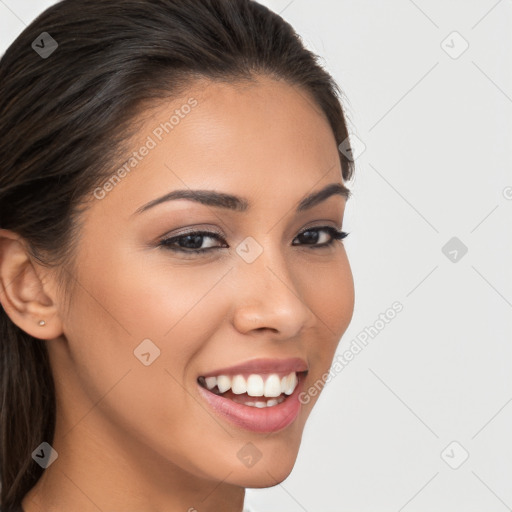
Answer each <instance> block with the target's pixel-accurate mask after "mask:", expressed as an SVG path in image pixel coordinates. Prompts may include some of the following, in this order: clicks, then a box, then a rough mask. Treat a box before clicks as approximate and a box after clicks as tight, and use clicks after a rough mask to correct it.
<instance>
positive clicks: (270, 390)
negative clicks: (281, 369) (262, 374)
mask: <svg viewBox="0 0 512 512" xmlns="http://www.w3.org/2000/svg"><path fill="white" fill-rule="evenodd" d="M294 375H295V374H294ZM264 394H265V396H270V397H273V396H279V395H280V394H281V379H280V378H279V375H277V374H275V373H273V374H272V375H269V377H268V379H267V380H266V381H265V392H264ZM267 404H268V402H267Z"/></svg>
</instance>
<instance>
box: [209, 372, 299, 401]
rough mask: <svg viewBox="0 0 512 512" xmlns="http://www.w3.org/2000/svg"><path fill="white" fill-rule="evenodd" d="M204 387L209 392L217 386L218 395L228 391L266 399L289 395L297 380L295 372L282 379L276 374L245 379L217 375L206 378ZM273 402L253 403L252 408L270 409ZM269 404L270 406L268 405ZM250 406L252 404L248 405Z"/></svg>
mask: <svg viewBox="0 0 512 512" xmlns="http://www.w3.org/2000/svg"><path fill="white" fill-rule="evenodd" d="M204 380H205V384H206V387H207V388H208V389H210V390H212V389H213V388H215V386H217V388H218V390H219V393H225V392H226V391H228V390H229V389H231V390H232V392H233V394H235V395H242V394H244V393H247V394H248V395H249V396H265V397H268V398H277V397H279V396H280V395H281V394H283V393H284V394H286V395H291V394H292V393H293V392H294V391H295V388H296V387H297V383H298V379H297V374H296V373H295V372H291V373H289V374H288V375H286V376H285V377H283V378H280V377H279V375H278V374H277V373H272V374H270V375H258V374H251V375H249V377H248V378H247V379H245V378H244V376H243V375H235V376H233V377H229V376H228V375H219V376H217V377H206V378H205V379H204ZM272 402H273V400H269V401H268V402H254V405H253V407H263V406H262V405H257V404H262V403H265V406H266V407H272V406H273V405H276V404H273V403H272ZM269 403H270V404H271V405H270V406H269V405H268V404H269ZM250 405H252V403H251V404H250Z"/></svg>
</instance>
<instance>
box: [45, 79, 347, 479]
mask: <svg viewBox="0 0 512 512" xmlns="http://www.w3.org/2000/svg"><path fill="white" fill-rule="evenodd" d="M141 122H142V124H141V129H140V131H139V132H138V134H137V136H136V137H135V139H136V140H134V141H133V144H132V146H131V149H130V153H129V154H127V155H126V158H127V159H128V158H129V157H131V156H132V157H133V159H132V160H131V161H130V163H129V164H128V165H127V167H125V172H124V173H123V172H122V171H120V172H117V170H118V169H119V167H120V166H117V167H116V168H114V169H113V170H112V175H113V178H112V179H111V180H110V182H109V183H110V185H109V184H108V183H107V184H105V185H104V186H101V187H100V188H98V189H96V191H94V194H93V193H91V198H90V199H91V200H90V204H89V209H88V210H86V211H85V212H84V213H83V214H82V218H81V220H82V224H81V231H80V239H79V242H78V245H77V249H76V258H75V260H74V266H75V267H76V269H77V270H76V273H75V274H74V278H75V279H76V286H75V287H74V290H73V296H72V301H71V303H70V308H69V310H67V309H65V308H64V307H62V311H61V312H60V313H61V320H62V322H63V334H64V336H63V337H61V338H59V339H57V340H54V341H52V342H50V343H49V345H48V347H49V350H50V356H51V362H52V367H53V371H54V375H55V380H56V386H57V397H58V400H59V402H58V403H59V406H58V411H59V412H58V421H59V425H60V426H58V428H57V434H56V438H55V443H56V445H57V446H58V444H59V442H61V441H59V435H61V436H62V439H66V442H68V441H69V440H71V439H73V446H74V450H75V452H76V453H78V452H80V450H82V449H83V450H84V452H85V450H87V452H88V455H87V460H89V461H92V460H94V461H96V462H98V463H99V461H98V459H97V458H96V457H95V456H94V454H96V455H98V457H99V454H100V453H101V458H100V460H103V461H106V460H115V461H116V463H117V464H119V461H125V462H126V463H127V465H126V466H125V467H133V468H139V469H138V470H140V471H143V472H144V473H145V474H146V475H148V478H149V475H150V474H151V473H152V471H154V470H153V469H152V468H158V476H157V474H156V472H155V474H152V477H153V478H159V479H162V478H164V479H165V475H166V474H170V473H171V472H174V473H173V474H176V471H178V470H179V471H182V472H183V473H184V474H185V473H186V474H188V475H189V476H190V475H195V476H197V477H200V478H204V479H207V480H216V481H223V482H225V483H228V484H229V483H231V484H235V485H239V486H244V487H264V486H271V485H275V484H276V483H277V482H280V481H282V480H283V479H284V478H286V476H287V475H288V474H289V472H290V471H291V469H292V467H293V464H294V462H295V459H296V456H297V452H298V449H299V444H300V440H301V435H302V432H303V428H304V424H305V422H306V419H307V417H308V415H309V414H310V412H311V409H312V407H313V405H314V403H315V401H316V399H317V396H315V397H311V399H310V400H309V401H308V403H307V404H304V405H302V404H301V402H300V401H299V399H298V393H299V392H300V391H301V390H306V389H307V388H309V387H310V386H312V385H314V384H315V383H316V382H318V381H320V380H321V378H322V375H323V374H324V373H325V372H326V371H328V370H329V367H330V364H331V362H332V358H333V356H334V353H335V350H336V347H337V344H338V342H339V340H340V338H341V336H342V335H343V333H344V332H345V330H346V328H347V326H348V324H349V322H350V319H351V317H352V312H353V305H354V287H353V280H352V274H351V271H350V266H349V262H348V259H347V254H346V251H345V248H344V246H343V243H342V242H341V241H340V240H334V241H333V242H332V243H331V244H330V245H329V242H330V241H331V240H333V236H332V234H331V232H332V230H331V231H330V230H329V228H335V229H337V230H340V229H341V228H342V222H343V215H344V210H345V202H346V198H345V197H344V195H343V193H342V192H340V191H339V190H340V189H341V187H340V188H336V187H333V188H332V189H331V190H335V188H336V190H337V191H335V192H334V193H331V194H326V195H325V194H324V196H321V197H318V198H317V199H316V200H313V201H307V202H306V203H305V204H302V205H301V202H302V201H303V200H304V198H306V197H307V196H310V195H311V194H315V193H316V192H318V191H320V190H322V189H324V188H325V187H327V186H328V185H331V184H337V185H342V184H343V180H342V175H341V167H340V161H339V155H338V150H337V146H336V143H335V139H334V136H333V134H332V131H331V129H330V127H329V124H328V122H327V120H326V118H325V117H324V116H323V114H322V113H321V111H320V109H319V108H317V106H316V104H314V103H313V100H312V99H311V98H310V97H309V96H308V95H307V94H306V93H305V92H304V91H302V90H299V89H297V88H296V87H292V86H290V85H288V84H286V83H284V82H277V81H273V80H271V79H268V78H263V77H260V78H259V79H258V81H257V82H255V83H251V84H248V83H246V84H243V85H240V84H239V85H230V84H226V83H223V84H221V83H212V82H195V84H194V85H193V86H191V88H190V89H189V90H188V91H187V94H186V95H185V96H183V98H180V99H179V100H173V101H172V102H163V103H161V104H160V105H159V107H158V108H157V109H154V110H151V111H149V112H146V113H145V115H144V118H142V117H141ZM166 123H167V125H166ZM141 148H142V149H141ZM144 148H145V149H144ZM132 151H134V152H136V154H132ZM121 165H122V164H121ZM177 191H184V192H185V193H186V194H189V195H190V197H189V198H188V199H187V198H183V197H182V198H176V197H178V194H177ZM194 191H203V192H202V195H196V196H195V199H196V200H194V199H193V197H192V196H193V192H194ZM171 193H173V194H175V195H174V196H170V197H168V198H167V200H164V199H162V198H165V196H166V195H169V194H171ZM213 193H215V194H219V195H218V196H217V195H216V196H214V197H210V195H209V194H213ZM225 195H229V196H236V197H237V198H238V199H236V200H235V199H233V198H231V197H229V198H228V197H227V196H225ZM199 199H201V201H200V200H199ZM152 203H153V204H152ZM299 205H300V207H299ZM306 228H309V230H307V229H306ZM313 228H314V229H313ZM318 228H322V229H318ZM196 231H200V232H208V233H209V234H204V233H203V234H202V235H192V236H191V235H190V233H191V232H192V233H193V232H196ZM302 231H306V233H305V234H301V232H302ZM187 235H188V236H187ZM180 237H181V238H180ZM164 238H165V239H167V240H168V241H167V242H166V243H165V244H162V243H160V242H161V240H162V239H164ZM198 249H205V251H204V252H199V251H198ZM235 367H238V368H235ZM306 371H307V373H306ZM297 374H298V386H297V387H296V386H295V383H294V378H295V377H294V376H295V375H297ZM221 376H222V377H221ZM286 376H288V377H286ZM206 377H208V379H206ZM215 377H220V378H217V379H215ZM208 386H210V387H212V389H211V391H209V390H207V387H208ZM228 386H231V389H230V390H228V391H227V392H225V393H224V395H223V396H219V395H218V393H219V392H220V390H219V387H220V388H221V390H224V389H225V388H226V387H228ZM244 386H245V387H244ZM247 386H248V388H247ZM245 389H248V393H247V391H246V392H243V391H244V390H245ZM282 390H284V391H285V392H284V394H283V393H282ZM292 391H293V393H292ZM262 392H263V393H264V394H265V395H266V396H261V393H262ZM288 393H291V394H288ZM275 395H279V396H275ZM285 397H286V398H285ZM283 398H285V399H284V400H283ZM269 401H270V403H269ZM302 401H304V402H305V401H306V400H302ZM237 402H239V403H237ZM240 402H241V403H240ZM248 402H249V405H244V404H247V403H248ZM276 402H277V404H276ZM251 403H252V405H251ZM57 446H55V448H56V449H57V451H58V448H57ZM141 458H142V461H141ZM132 459H133V460H132ZM130 463H133V464H130ZM162 470H163V473H162Z"/></svg>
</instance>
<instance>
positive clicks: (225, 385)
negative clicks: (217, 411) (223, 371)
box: [217, 375, 231, 393]
mask: <svg viewBox="0 0 512 512" xmlns="http://www.w3.org/2000/svg"><path fill="white" fill-rule="evenodd" d="M217 387H218V388H219V391H220V392H221V393H225V392H226V391H227V390H228V389H230V388H231V379H230V378H229V377H228V376H227V375H219V376H218V377H217Z"/></svg>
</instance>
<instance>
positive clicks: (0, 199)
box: [0, 0, 353, 512]
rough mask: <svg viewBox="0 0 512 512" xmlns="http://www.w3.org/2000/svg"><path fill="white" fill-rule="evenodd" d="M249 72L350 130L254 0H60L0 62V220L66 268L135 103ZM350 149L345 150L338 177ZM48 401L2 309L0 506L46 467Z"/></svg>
mask: <svg viewBox="0 0 512 512" xmlns="http://www.w3.org/2000/svg"><path fill="white" fill-rule="evenodd" d="M43 32H46V33H47V34H49V35H50V36H51V37H52V38H53V39H54V40H55V41H56V45H54V47H53V50H54V51H53V53H51V54H49V55H48V54H46V55H42V54H41V52H38V51H37V48H42V47H45V42H44V41H46V43H48V41H49V39H48V37H47V36H46V35H41V34H42V33H43ZM41 39H44V41H43V42H40V43H39V45H38V46H37V45H36V46H34V43H37V42H38V41H40V40H41ZM55 46H56V47H55ZM45 48H46V50H49V49H51V48H52V47H51V46H48V45H47V46H46V47H45ZM256 74H265V75H268V76H272V77H275V78H276V79H279V80H285V81H287V82H288V83H289V84H291V85H293V86H296V87H297V88H298V89H300V90H302V91H303V92H304V93H305V94H307V95H309V97H310V98H311V101H312V105H313V106H314V107H315V108H318V109H319V110H320V111H321V112H323V114H324V115H325V116H326V118H327V120H328V122H329V123H330V126H331V127H332V131H333V133H334V136H335V139H336V142H337V144H340V143H341V142H343V141H345V140H346V139H347V137H348V132H347V127H346V122H345V117H344V113H343V109H342V106H341V99H342V93H341V91H340V89H339V87H338V86H337V85H336V83H335V82H334V80H333V79H332V77H331V76H330V75H329V74H328V73H327V72H326V71H325V70H324V69H323V68H322V67H321V65H320V64H319V63H318V60H317V57H316V56H315V55H314V54H312V53H311V52H310V51H308V50H307V49H305V47H304V46H303V44H302V42H301V40H300V38H299V36H298V35H297V34H296V33H295V31H294V30H293V28H292V27H291V26H290V25H289V24H288V23H286V22H285V21H284V20H283V19H282V18H281V17H280V16H278V15H277V14H275V13H273V12H272V11H270V10H269V9H267V8H266V7H263V6H262V5H260V4H258V3H257V2H255V1H251V0H63V1H61V2H59V3H58V4H56V5H54V6H53V7H51V8H49V9H48V10H46V11H45V12H44V13H43V14H41V15H40V16H39V17H38V18H37V19H36V20H35V21H34V22H33V23H31V24H30V25H29V26H28V27H27V28H26V29H25V30H24V31H23V32H22V33H21V34H20V35H19V37H18V38H17V39H16V40H15V41H14V43H12V45H11V46H10V47H9V48H8V49H7V51H6V52H5V54H4V55H3V57H2V59H1V60H0V228H5V229H9V230H12V231H14V232H16V233H18V234H19V235H21V236H22V237H23V238H24V239H25V241H26V242H27V244H28V247H29V250H30V252H31V254H32V256H33V257H34V258H37V260H38V261H39V262H41V263H42V264H45V265H48V266H53V267H55V268H57V269H59V268H60V267H63V266H64V265H67V264H68V263H70V262H71V255H72V249H73V242H74V241H76V239H77V236H78V233H79V229H78V228H79V225H78V216H79V213H80V207H81V206H83V204H84V199H85V198H86V197H90V194H91V191H92V190H93V189H94V188H95V187H97V186H98V185H99V184H100V183H101V182H102V181H103V180H104V178H105V176H108V175H109V174H110V173H111V169H112V168H113V163H114V162H116V161H117V160H118V158H119V157H120V155H121V154H122V153H123V151H124V149H123V143H124V142H125V141H126V140H128V138H129V136H130V135H131V134H132V133H134V132H135V129H136V126H134V123H133V120H134V119H135V117H136V116H137V114H138V113H139V112H140V111H141V109H142V107H143V105H144V104H145V103H146V102H151V101H158V99H160V98H162V99H163V98H172V97H173V96H175V95H176V94H178V93H180V92H182V91H183V90H185V89H186V87H187V85H189V84H190V82H191V81H192V80H193V79H194V78H199V77H201V78H202V77H204V78H208V79H212V80H216V79H217V80H228V81H235V80H250V79H251V78H252V77H254V76H255V75H256ZM348 148H349V146H348V145H347V143H346V142H345V145H344V152H343V153H342V152H340V159H341V167H342V174H343V178H344V179H345V180H349V179H350V178H351V177H352V173H353V162H352V161H351V160H350V159H348V158H346V156H345V154H346V153H347V149H348ZM66 276H67V274H64V273H63V274H62V280H63V286H66V282H68V283H69V280H68V278H67V277H66ZM55 411H56V403H55V392H54V384H53V378H52V372H51V368H50V364H49V359H48V353H47V350H46V346H45V342H44V341H42V340H38V339H36V338H34V337H32V336H30V335H28V334H27V333H25V332H24V331H22V330H21V329H20V328H18V327H17V326H16V325H15V324H14V323H13V322H12V321H11V320H10V318H9V317H8V316H7V315H6V313H5V311H4V310H3V308H0V481H1V484H2V489H1V496H0V505H1V507H2V510H3V511H4V512H11V511H21V510H22V508H21V501H22V499H23V497H24V496H25V494H26V493H27V492H28V491H29V490H30V489H31V488H32V487H33V486H34V485H35V484H36V482H37V480H38V479H39V477H40V476H41V473H42V471H43V470H42V469H41V467H39V465H38V464H36V463H35V462H34V461H33V460H32V457H31V453H32V452H33V450H34V449H35V448H36V447H37V446H38V445H39V444H40V443H41V442H43V441H46V442H49V443H51V441H52V439H53V435H54V428H55Z"/></svg>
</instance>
